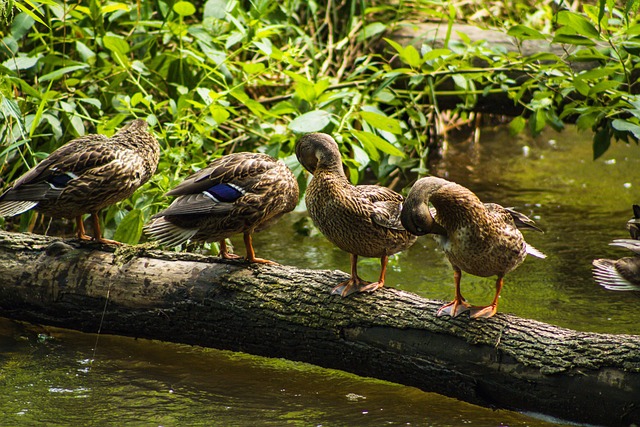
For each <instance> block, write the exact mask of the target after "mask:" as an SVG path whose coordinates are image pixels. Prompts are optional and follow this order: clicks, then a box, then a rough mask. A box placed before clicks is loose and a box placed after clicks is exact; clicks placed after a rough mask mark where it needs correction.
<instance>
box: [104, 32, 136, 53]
mask: <svg viewBox="0 0 640 427" xmlns="http://www.w3.org/2000/svg"><path fill="white" fill-rule="evenodd" d="M102 43H103V44H104V47H105V49H109V50H110V51H112V52H118V53H122V54H125V53H128V52H129V49H130V48H129V43H127V41H126V40H125V39H123V38H122V37H117V36H104V37H103V38H102Z"/></svg>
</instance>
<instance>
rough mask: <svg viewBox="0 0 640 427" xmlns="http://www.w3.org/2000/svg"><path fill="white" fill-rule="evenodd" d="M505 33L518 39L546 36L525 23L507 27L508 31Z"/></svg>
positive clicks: (534, 38)
mask: <svg viewBox="0 0 640 427" xmlns="http://www.w3.org/2000/svg"><path fill="white" fill-rule="evenodd" d="M507 35H509V36H511V37H515V38H518V39H520V40H536V39H545V38H546V37H545V35H544V34H542V33H541V32H539V31H538V30H534V29H533V28H529V27H527V26H525V25H514V26H513V27H511V28H509V31H507Z"/></svg>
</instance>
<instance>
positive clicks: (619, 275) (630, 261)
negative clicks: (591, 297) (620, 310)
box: [593, 205, 640, 291]
mask: <svg viewBox="0 0 640 427" xmlns="http://www.w3.org/2000/svg"><path fill="white" fill-rule="evenodd" d="M627 229H628V230H629V234H630V235H631V239H616V240H614V241H613V242H611V243H610V245H611V246H620V247H623V248H626V249H629V250H631V251H632V252H634V253H635V256H632V257H624V258H620V259H617V260H616V259H595V260H593V278H594V280H595V281H596V282H597V283H598V284H599V285H600V286H603V287H604V288H606V289H609V290H612V291H640V206H638V205H633V218H631V219H630V220H629V221H628V222H627Z"/></svg>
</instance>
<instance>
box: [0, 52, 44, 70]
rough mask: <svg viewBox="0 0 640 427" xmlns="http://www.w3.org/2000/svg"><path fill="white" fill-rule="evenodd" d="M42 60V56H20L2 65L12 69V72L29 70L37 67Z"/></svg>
mask: <svg viewBox="0 0 640 427" xmlns="http://www.w3.org/2000/svg"><path fill="white" fill-rule="evenodd" d="M40 58H42V55H41V54H38V55H36V56H18V57H14V58H9V59H7V60H6V61H4V62H3V63H2V65H3V66H5V67H7V68H8V69H10V70H11V71H17V70H27V69H29V68H31V67H33V66H34V65H36V64H37V63H38V61H39V60H40Z"/></svg>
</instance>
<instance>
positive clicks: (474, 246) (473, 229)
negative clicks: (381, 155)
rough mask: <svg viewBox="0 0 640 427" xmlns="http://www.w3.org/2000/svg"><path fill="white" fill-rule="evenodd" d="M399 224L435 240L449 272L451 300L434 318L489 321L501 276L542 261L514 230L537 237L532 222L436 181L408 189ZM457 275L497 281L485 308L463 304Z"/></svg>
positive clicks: (495, 306) (421, 182)
mask: <svg viewBox="0 0 640 427" xmlns="http://www.w3.org/2000/svg"><path fill="white" fill-rule="evenodd" d="M429 203H431V204H432V205H433V209H430V208H429ZM401 220H402V224H403V225H404V227H405V228H406V229H407V230H409V231H410V232H412V233H413V234H416V235H423V234H427V233H432V234H434V235H435V237H436V240H437V241H438V242H439V244H440V246H441V247H442V249H443V250H444V253H445V254H446V256H447V258H448V259H449V261H450V262H451V265H452V266H453V271H454V275H453V277H454V281H455V287H456V294H455V298H454V300H453V301H452V302H450V303H448V304H445V305H444V306H442V307H441V308H440V309H439V310H438V312H437V315H438V316H442V315H445V314H446V315H450V316H452V317H456V316H458V315H460V314H461V313H464V312H466V311H469V312H470V316H471V317H472V318H476V317H491V316H493V315H494V314H495V313H496V312H497V309H498V297H499V296H500V291H501V290H502V285H503V278H504V276H505V275H506V274H507V273H509V272H510V271H513V270H514V269H515V268H517V267H518V266H519V265H520V264H521V263H522V262H523V261H524V259H525V257H526V256H527V254H530V255H534V256H537V257H540V258H545V255H544V254H542V253H541V252H540V251H538V250H537V249H535V248H533V247H532V246H530V245H528V244H527V243H526V242H525V241H524V238H523V237H522V233H520V230H518V228H523V229H532V230H538V231H540V230H539V229H538V228H537V227H536V226H535V225H534V223H533V221H532V220H531V219H529V218H528V217H527V216H525V215H523V214H521V213H519V212H516V211H513V210H511V209H506V208H503V207H502V206H500V205H497V204H495V203H482V202H481V201H480V199H478V197H477V196H476V195H475V194H474V193H473V192H471V191H470V190H469V189H467V188H465V187H463V186H461V185H458V184H456V183H453V182H450V181H447V180H444V179H441V178H435V177H426V178H422V179H419V180H418V181H417V182H416V183H415V184H414V185H413V187H412V188H411V190H410V191H409V195H408V196H407V199H406V200H405V202H404V206H403V208H402V214H401ZM462 271H464V272H467V273H469V274H473V275H475V276H481V277H489V276H498V278H497V280H496V293H495V297H494V298H493V302H492V303H491V304H490V305H488V306H484V307H475V306H471V305H470V304H469V303H467V302H466V301H465V299H464V298H463V296H462V294H461V293H460V279H461V277H462Z"/></svg>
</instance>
